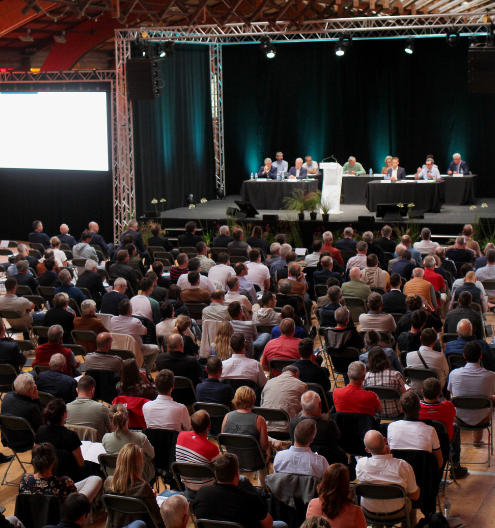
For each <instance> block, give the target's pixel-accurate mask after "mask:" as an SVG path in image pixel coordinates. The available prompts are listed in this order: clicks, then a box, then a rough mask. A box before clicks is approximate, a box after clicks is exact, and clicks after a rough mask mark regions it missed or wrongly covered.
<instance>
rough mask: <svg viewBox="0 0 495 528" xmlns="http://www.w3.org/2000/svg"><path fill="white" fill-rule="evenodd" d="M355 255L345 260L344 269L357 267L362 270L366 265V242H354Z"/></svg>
mask: <svg viewBox="0 0 495 528" xmlns="http://www.w3.org/2000/svg"><path fill="white" fill-rule="evenodd" d="M356 251H357V255H356V256H355V257H351V258H350V259H349V260H348V261H347V265H346V270H352V268H358V269H359V270H362V269H364V268H365V267H366V253H367V251H368V244H366V242H364V241H362V240H361V242H358V243H357V244H356Z"/></svg>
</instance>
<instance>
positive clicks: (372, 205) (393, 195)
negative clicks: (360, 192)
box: [366, 181, 445, 213]
mask: <svg viewBox="0 0 495 528" xmlns="http://www.w3.org/2000/svg"><path fill="white" fill-rule="evenodd" d="M444 189H445V182H435V183H416V182H407V183H382V182H381V181H374V182H370V183H368V185H367V186H366V207H367V208H368V211H376V206H377V205H378V204H398V203H403V204H404V205H407V204H409V203H413V204H414V209H419V210H422V211H425V212H429V213H439V212H440V208H441V206H442V195H443V194H444Z"/></svg>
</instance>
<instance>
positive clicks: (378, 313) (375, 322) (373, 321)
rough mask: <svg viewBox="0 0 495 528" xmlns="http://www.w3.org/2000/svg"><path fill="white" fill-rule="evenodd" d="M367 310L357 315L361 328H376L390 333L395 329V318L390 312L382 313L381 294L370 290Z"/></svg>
mask: <svg viewBox="0 0 495 528" xmlns="http://www.w3.org/2000/svg"><path fill="white" fill-rule="evenodd" d="M368 306H369V309H370V310H369V312H368V313H363V314H361V315H360V316H359V324H360V325H361V330H376V331H378V332H386V333H387V334H392V333H393V332H394V331H395V319H394V318H393V316H391V315H390V314H385V313H382V306H383V301H382V296H381V295H380V294H379V293H377V292H372V293H371V294H370V296H369V297H368Z"/></svg>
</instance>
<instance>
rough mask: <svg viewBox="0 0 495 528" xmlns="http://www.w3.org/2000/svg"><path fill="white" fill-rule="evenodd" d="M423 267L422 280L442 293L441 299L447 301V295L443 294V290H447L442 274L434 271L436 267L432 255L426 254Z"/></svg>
mask: <svg viewBox="0 0 495 528" xmlns="http://www.w3.org/2000/svg"><path fill="white" fill-rule="evenodd" d="M424 267H425V270H424V276H423V278H424V280H425V281H428V282H429V283H430V284H431V285H432V286H433V289H434V290H435V291H436V292H440V293H442V294H444V295H442V300H443V301H444V302H445V301H447V295H445V292H446V291H447V285H446V283H445V280H444V278H443V277H442V275H440V274H439V273H437V272H436V271H435V268H436V267H437V261H436V260H435V257H434V256H433V255H428V256H427V257H426V258H425V260H424Z"/></svg>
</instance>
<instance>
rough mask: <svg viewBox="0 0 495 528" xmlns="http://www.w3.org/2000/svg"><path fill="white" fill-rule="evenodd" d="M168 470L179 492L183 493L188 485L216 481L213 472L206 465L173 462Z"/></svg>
mask: <svg viewBox="0 0 495 528" xmlns="http://www.w3.org/2000/svg"><path fill="white" fill-rule="evenodd" d="M170 469H171V470H172V475H173V476H174V480H175V482H176V483H177V487H178V488H179V490H180V491H185V490H186V486H187V484H189V483H191V484H192V483H195V484H196V483H198V481H199V483H201V484H202V483H203V482H204V481H212V480H213V481H214V482H216V481H217V477H216V475H215V471H214V470H213V468H212V467H211V466H210V465H208V464H190V463H187V462H174V463H173V464H172V465H171V466H170Z"/></svg>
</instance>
